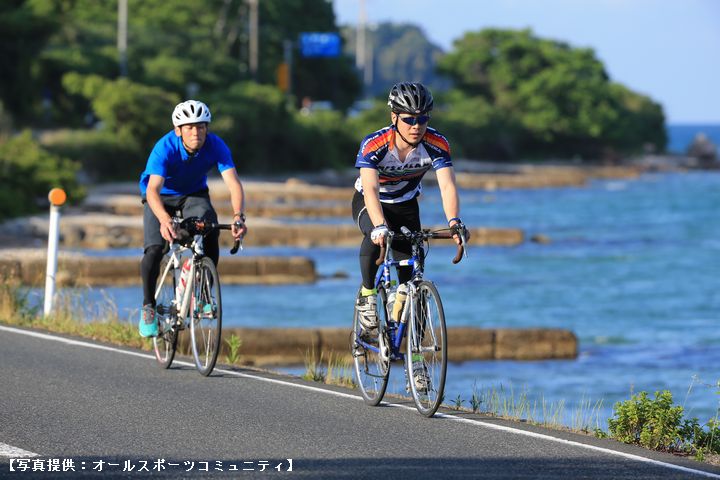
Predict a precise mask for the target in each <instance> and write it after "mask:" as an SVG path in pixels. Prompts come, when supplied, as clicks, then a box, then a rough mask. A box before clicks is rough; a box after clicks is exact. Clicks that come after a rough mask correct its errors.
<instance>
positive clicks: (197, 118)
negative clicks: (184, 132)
mask: <svg viewBox="0 0 720 480" xmlns="http://www.w3.org/2000/svg"><path fill="white" fill-rule="evenodd" d="M211 120H212V115H210V109H209V108H208V106H207V105H205V104H204V103H203V102H199V101H197V100H187V101H185V102H182V103H178V104H177V105H176V106H175V110H173V113H172V122H173V125H174V126H176V127H179V126H181V125H187V124H188V123H201V122H206V123H210V122H211Z"/></svg>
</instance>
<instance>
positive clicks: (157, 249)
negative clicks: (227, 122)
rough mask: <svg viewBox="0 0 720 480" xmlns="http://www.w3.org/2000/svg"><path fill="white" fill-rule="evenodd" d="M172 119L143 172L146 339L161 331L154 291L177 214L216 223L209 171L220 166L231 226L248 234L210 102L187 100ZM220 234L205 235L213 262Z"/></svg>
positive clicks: (239, 195)
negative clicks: (212, 127) (213, 128)
mask: <svg viewBox="0 0 720 480" xmlns="http://www.w3.org/2000/svg"><path fill="white" fill-rule="evenodd" d="M171 118H172V123H173V130H171V131H170V132H168V133H167V134H165V135H164V136H163V137H162V138H160V140H158V142H157V143H156V144H155V147H154V148H153V150H152V152H151V153H150V156H149V157H148V161H147V165H146V167H145V170H144V171H143V173H142V175H141V176H140V193H141V197H142V202H143V205H144V213H143V231H144V251H143V252H144V253H143V258H142V262H141V264H140V274H141V278H142V284H143V306H142V308H141V310H140V319H139V324H138V328H139V331H140V335H142V336H143V337H155V336H157V335H158V334H159V333H160V320H161V319H160V318H158V315H157V312H156V300H155V289H156V286H157V280H158V276H159V274H160V263H161V261H162V259H163V256H164V252H165V249H166V248H167V244H169V243H172V242H173V241H174V240H175V239H176V238H177V235H178V232H177V230H176V228H177V225H176V223H175V222H174V221H173V215H174V213H175V212H176V211H179V212H180V215H181V217H184V218H186V219H187V218H191V217H197V218H200V219H202V220H204V221H205V222H206V223H207V224H208V225H212V224H217V223H218V217H217V213H216V212H215V209H214V208H213V205H212V204H211V202H210V194H209V190H208V184H207V174H208V172H210V170H211V169H213V168H217V170H218V171H219V172H220V175H221V176H222V179H223V181H224V182H225V185H226V186H227V188H228V190H229V192H230V203H231V207H232V211H233V212H234V214H233V222H232V223H231V224H229V225H230V228H231V232H232V236H233V238H234V239H235V240H236V241H238V240H240V239H241V238H242V237H243V236H244V235H245V234H246V233H247V227H246V226H245V214H244V213H243V207H244V198H243V187H242V184H241V183H240V179H239V178H238V175H237V170H236V169H235V163H234V162H233V158H232V155H231V153H230V149H229V148H228V147H227V145H226V144H225V142H224V141H223V140H222V139H221V138H220V137H218V136H217V135H215V134H214V133H211V132H209V131H208V125H209V123H210V122H211V120H212V116H211V114H210V110H209V109H208V107H207V105H205V104H204V103H203V102H200V101H197V100H187V101H185V102H182V103H179V104H178V105H177V106H176V107H175V109H174V110H173V112H172V116H171ZM218 237H219V232H218V230H217V229H211V231H209V232H206V234H205V236H204V237H203V254H204V256H206V257H207V258H209V259H210V260H211V261H212V263H213V265H214V266H217V263H218V259H219V257H220V248H219V242H218Z"/></svg>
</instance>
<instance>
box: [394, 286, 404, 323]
mask: <svg viewBox="0 0 720 480" xmlns="http://www.w3.org/2000/svg"><path fill="white" fill-rule="evenodd" d="M406 299H407V285H405V284H403V285H400V286H399V287H398V288H397V293H396V294H395V302H394V303H393V309H392V319H393V321H394V322H399V321H400V320H402V319H401V318H400V316H401V315H402V311H403V307H404V306H405V300H406Z"/></svg>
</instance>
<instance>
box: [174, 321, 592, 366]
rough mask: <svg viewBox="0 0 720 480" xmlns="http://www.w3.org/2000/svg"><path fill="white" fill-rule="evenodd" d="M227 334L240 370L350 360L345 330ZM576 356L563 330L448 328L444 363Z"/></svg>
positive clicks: (573, 340) (575, 346)
mask: <svg viewBox="0 0 720 480" xmlns="http://www.w3.org/2000/svg"><path fill="white" fill-rule="evenodd" d="M232 335H237V336H238V337H239V338H240V340H241V341H242V346H241V347H240V351H239V353H240V362H241V363H242V364H244V365H261V366H267V365H293V364H296V365H297V364H300V365H302V364H303V363H305V362H307V361H310V360H314V361H320V360H322V361H323V362H327V361H328V360H330V359H334V360H339V361H348V362H349V361H351V360H352V358H351V357H350V354H349V345H350V328H349V327H348V328H319V329H309V328H226V329H223V338H225V339H228V338H230V337H231V336H232ZM185 337H187V336H185ZM184 341H185V342H187V341H188V339H187V338H185V339H184ZM223 348H224V349H223V352H222V353H223V354H227V353H228V352H227V350H228V346H227V344H224V345H223ZM577 353H578V340H577V337H576V336H575V334H574V333H572V332H571V331H569V330H564V329H553V328H526V329H509V328H498V329H489V328H488V329H482V328H470V327H467V328H460V327H455V328H449V329H448V359H449V360H450V361H451V362H463V361H468V360H543V359H572V358H576V357H577Z"/></svg>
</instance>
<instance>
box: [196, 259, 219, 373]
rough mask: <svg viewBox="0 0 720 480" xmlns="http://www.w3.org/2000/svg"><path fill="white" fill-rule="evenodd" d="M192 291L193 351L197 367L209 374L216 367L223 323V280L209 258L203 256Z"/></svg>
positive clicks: (201, 371)
mask: <svg viewBox="0 0 720 480" xmlns="http://www.w3.org/2000/svg"><path fill="white" fill-rule="evenodd" d="M192 294H193V302H192V308H191V312H190V316H191V322H190V323H191V329H190V331H191V337H192V348H193V355H194V357H195V365H196V366H197V369H198V371H200V373H201V374H203V375H205V376H207V375H209V374H210V372H212V370H213V368H215V362H216V361H217V356H218V353H219V350H220V334H221V327H222V321H221V315H222V308H221V300H220V280H219V278H218V275H217V270H216V269H215V265H214V264H213V263H212V261H211V260H210V259H209V258H203V259H202V260H201V262H200V263H199V265H198V272H197V275H196V277H195V284H194V285H193V293H192Z"/></svg>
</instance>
